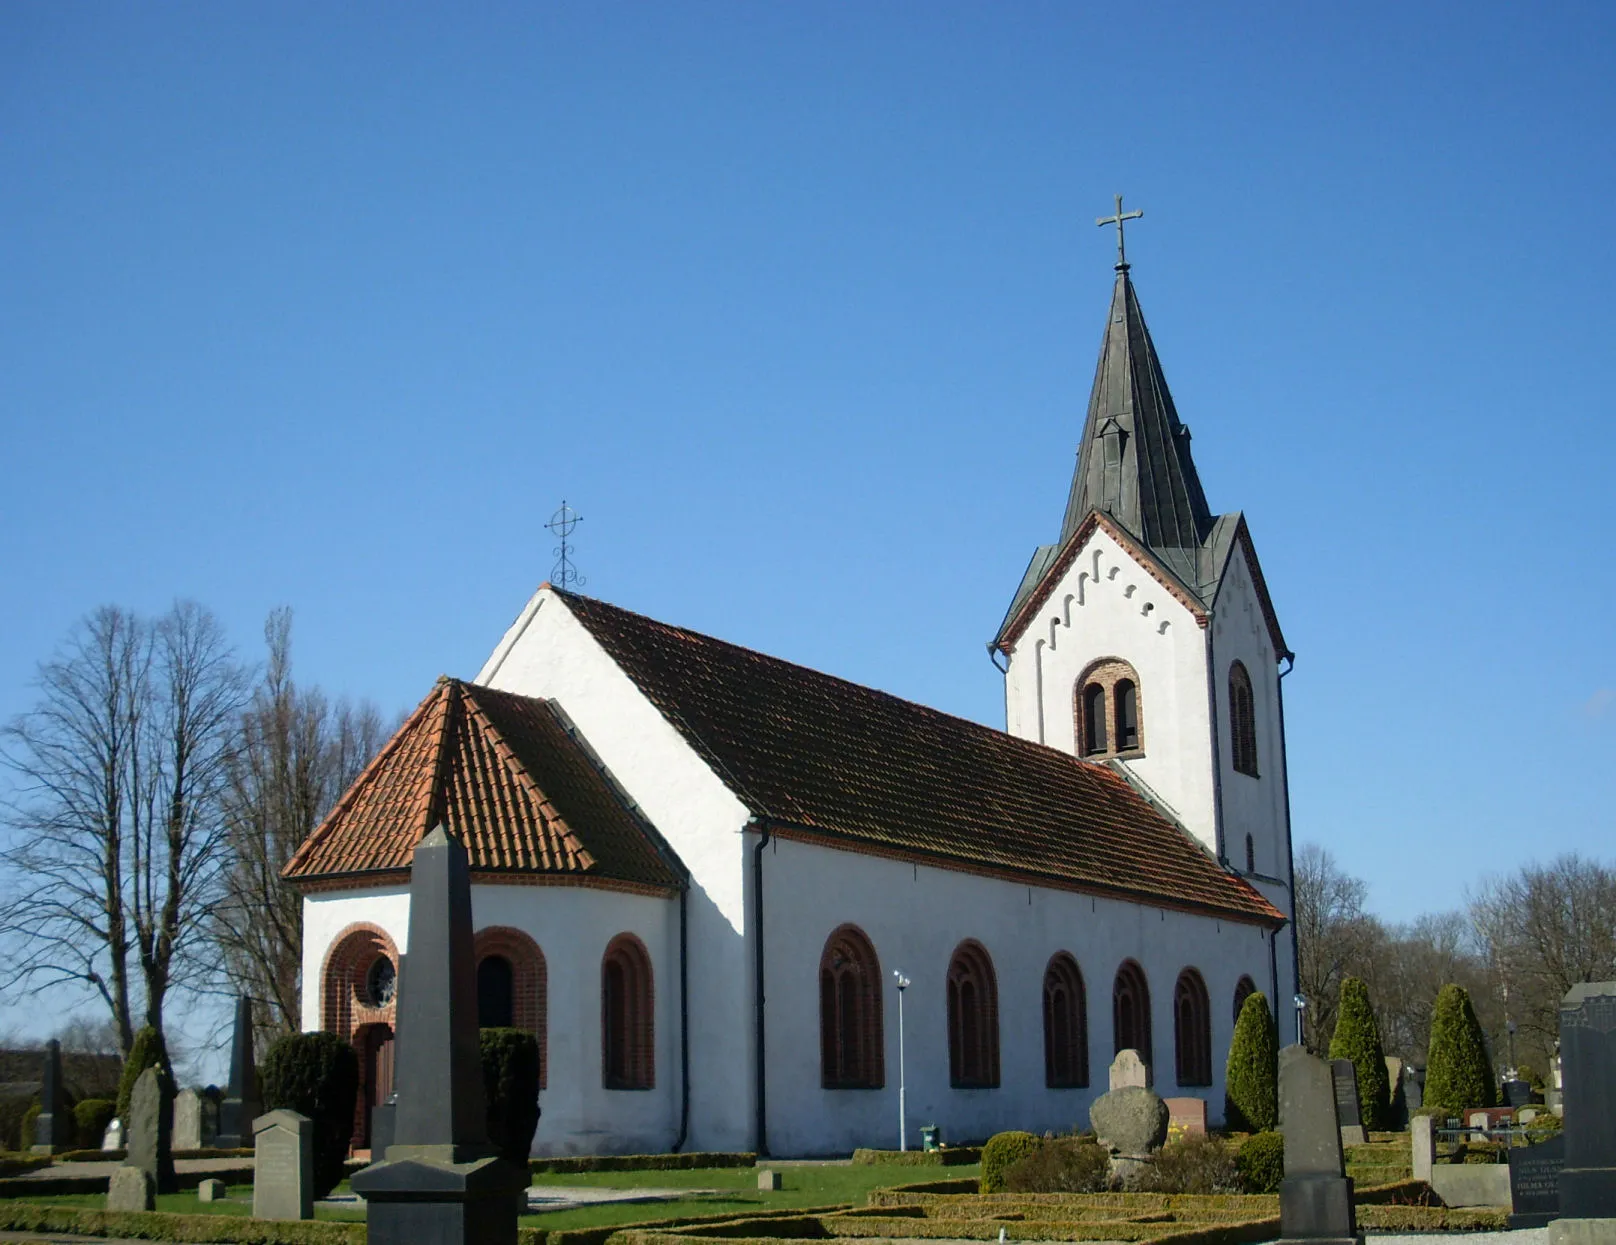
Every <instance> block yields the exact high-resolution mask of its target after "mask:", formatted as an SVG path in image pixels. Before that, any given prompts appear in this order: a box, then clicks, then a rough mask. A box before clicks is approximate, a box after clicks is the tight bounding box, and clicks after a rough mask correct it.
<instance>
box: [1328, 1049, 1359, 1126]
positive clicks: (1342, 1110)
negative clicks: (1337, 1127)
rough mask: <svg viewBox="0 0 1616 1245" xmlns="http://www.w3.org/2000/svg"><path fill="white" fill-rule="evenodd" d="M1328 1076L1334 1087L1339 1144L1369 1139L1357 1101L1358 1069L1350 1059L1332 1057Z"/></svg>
mask: <svg viewBox="0 0 1616 1245" xmlns="http://www.w3.org/2000/svg"><path fill="white" fill-rule="evenodd" d="M1330 1078H1331V1082H1332V1084H1333V1086H1334V1089H1335V1114H1336V1119H1338V1120H1340V1121H1341V1144H1342V1145H1344V1146H1361V1145H1363V1144H1364V1143H1365V1142H1367V1141H1368V1140H1369V1135H1368V1134H1367V1133H1366V1132H1364V1126H1363V1106H1362V1104H1361V1103H1360V1102H1359V1101H1358V1069H1357V1068H1356V1067H1354V1066H1353V1063H1352V1060H1350V1059H1332V1060H1331V1061H1330Z"/></svg>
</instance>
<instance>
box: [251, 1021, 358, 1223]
mask: <svg viewBox="0 0 1616 1245" xmlns="http://www.w3.org/2000/svg"><path fill="white" fill-rule="evenodd" d="M258 1076H259V1084H260V1086H261V1087H262V1089H263V1094H264V1109H265V1110H266V1111H274V1110H278V1109H280V1108H285V1109H286V1110H288V1111H296V1112H297V1113H298V1114H299V1115H306V1116H308V1117H309V1119H311V1120H313V1121H314V1196H315V1197H316V1198H322V1197H325V1196H326V1194H328V1193H330V1192H331V1190H332V1189H335V1188H336V1187H337V1184H338V1183H339V1182H340V1181H341V1180H342V1174H343V1173H342V1163H343V1160H344V1159H346V1158H347V1157H348V1144H349V1142H350V1141H351V1140H352V1139H353V1128H354V1103H355V1101H356V1099H357V1098H358V1094H359V1056H358V1055H357V1054H356V1053H355V1052H354V1048H353V1046H352V1044H351V1043H348V1042H345V1041H343V1040H342V1039H341V1038H340V1037H338V1036H337V1035H336V1034H335V1033H291V1034H288V1035H287V1036H285V1037H283V1038H280V1039H278V1040H277V1041H276V1042H275V1043H274V1045H272V1046H271V1047H270V1048H269V1050H268V1051H267V1052H266V1053H265V1055H264V1062H263V1064H262V1065H261V1066H260V1067H259V1070H258Z"/></svg>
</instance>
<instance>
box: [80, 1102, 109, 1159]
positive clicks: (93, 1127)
mask: <svg viewBox="0 0 1616 1245" xmlns="http://www.w3.org/2000/svg"><path fill="white" fill-rule="evenodd" d="M117 1113H118V1104H117V1103H116V1102H114V1101H113V1100H112V1099H110V1098H86V1099H85V1100H84V1101H83V1102H81V1103H79V1104H78V1105H77V1106H75V1107H74V1108H73V1131H74V1133H76V1134H77V1135H76V1136H75V1137H74V1139H73V1140H74V1141H75V1142H76V1143H77V1144H78V1145H80V1146H82V1147H83V1148H85V1149H87V1150H94V1149H96V1148H97V1147H98V1146H99V1145H100V1144H101V1139H102V1138H103V1137H105V1136H106V1135H107V1125H108V1124H110V1123H112V1119H113V1116H115V1115H116V1114H117Z"/></svg>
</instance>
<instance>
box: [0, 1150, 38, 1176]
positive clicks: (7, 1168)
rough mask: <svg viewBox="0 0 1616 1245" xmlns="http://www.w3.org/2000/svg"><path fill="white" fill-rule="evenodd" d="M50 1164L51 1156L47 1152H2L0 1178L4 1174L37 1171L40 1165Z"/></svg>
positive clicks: (12, 1174)
mask: <svg viewBox="0 0 1616 1245" xmlns="http://www.w3.org/2000/svg"><path fill="white" fill-rule="evenodd" d="M50 1165H51V1156H50V1155H48V1154H22V1153H17V1154H4V1155H0V1179H3V1178H5V1177H6V1176H15V1175H17V1174H18V1173H19V1172H31V1171H38V1170H39V1169H40V1168H41V1167H49V1166H50Z"/></svg>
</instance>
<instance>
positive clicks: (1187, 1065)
mask: <svg viewBox="0 0 1616 1245" xmlns="http://www.w3.org/2000/svg"><path fill="white" fill-rule="evenodd" d="M1173 1037H1174V1046H1175V1048H1176V1052H1177V1056H1178V1060H1177V1062H1178V1083H1179V1085H1181V1086H1183V1085H1210V1084H1212V1009H1211V1006H1210V1005H1209V1004H1208V1002H1207V997H1206V982H1204V981H1202V980H1201V974H1200V973H1198V972H1196V971H1195V970H1194V969H1193V968H1186V969H1185V970H1184V971H1183V972H1182V973H1180V974H1179V975H1178V985H1177V986H1176V987H1175V988H1174V990H1173Z"/></svg>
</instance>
